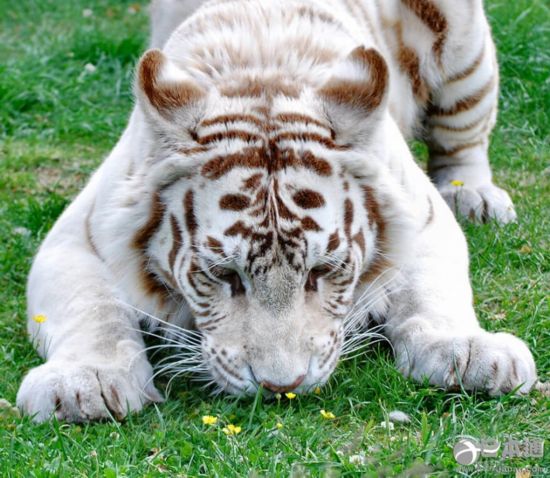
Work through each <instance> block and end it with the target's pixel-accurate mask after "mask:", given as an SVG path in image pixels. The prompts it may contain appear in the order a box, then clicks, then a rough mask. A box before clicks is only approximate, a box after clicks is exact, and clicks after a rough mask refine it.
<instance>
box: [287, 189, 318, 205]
mask: <svg viewBox="0 0 550 478" xmlns="http://www.w3.org/2000/svg"><path fill="white" fill-rule="evenodd" d="M292 199H293V201H294V202H295V203H296V204H297V205H298V206H300V207H301V208H302V209H315V208H319V207H322V206H324V205H325V199H324V198H323V196H322V194H319V193H318V192H316V191H312V190H311V189H300V190H299V191H296V192H295V193H294V194H293V195H292Z"/></svg>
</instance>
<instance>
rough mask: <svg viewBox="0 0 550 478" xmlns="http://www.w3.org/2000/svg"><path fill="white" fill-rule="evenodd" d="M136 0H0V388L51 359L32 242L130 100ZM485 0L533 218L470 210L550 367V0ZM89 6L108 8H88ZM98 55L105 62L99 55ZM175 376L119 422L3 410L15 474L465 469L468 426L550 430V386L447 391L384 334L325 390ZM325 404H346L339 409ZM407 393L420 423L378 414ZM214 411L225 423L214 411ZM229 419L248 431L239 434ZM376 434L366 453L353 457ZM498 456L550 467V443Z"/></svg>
mask: <svg viewBox="0 0 550 478" xmlns="http://www.w3.org/2000/svg"><path fill="white" fill-rule="evenodd" d="M130 4H131V3H130V2H126V1H115V0H94V1H89V2H84V1H81V0H72V1H70V2H61V1H53V0H42V1H39V0H20V1H19V2H9V1H8V0H0V7H2V8H1V9H0V11H2V15H1V18H0V105H1V107H0V281H1V282H0V376H1V377H2V379H1V380H0V397H2V398H5V399H7V400H9V401H10V402H11V403H13V402H14V401H15V396H16V393H17V388H18V386H19V383H20V382H21V379H22V377H23V375H24V373H25V372H26V371H27V370H29V369H30V368H31V367H33V366H36V365H38V364H39V363H40V360H39V358H38V357H37V356H36V354H35V352H34V351H33V349H32V347H31V345H30V344H29V342H28V341H27V338H26V334H25V280H26V275H27V272H28V270H29V266H30V264H31V260H32V256H33V254H34V253H35V252H36V250H37V247H38V245H39V244H40V241H41V240H42V239H43V237H44V235H45V234H46V232H47V231H48V229H49V228H50V227H51V226H52V224H53V222H54V221H55V219H56V218H57V217H58V215H59V214H60V213H61V211H62V210H63V208H64V207H65V206H66V205H67V204H68V202H69V201H70V200H71V198H72V197H74V195H75V193H76V192H77V191H78V190H79V188H81V187H82V185H83V184H84V183H85V181H86V178H87V177H88V176H89V174H90V172H91V171H92V170H93V169H94V168H95V167H96V166H97V165H98V164H99V163H100V162H101V159H102V158H103V157H104V156H105V154H107V153H108V151H109V149H110V148H111V147H112V146H113V144H114V143H115V141H116V140H117V138H118V136H119V135H120V133H121V131H122V129H123V128H124V125H125V121H126V119H127V116H128V113H129V111H130V109H131V107H132V94H131V84H132V78H133V66H134V63H135V61H136V59H137V58H138V56H139V54H140V52H141V51H142V50H143V48H144V47H145V45H146V32H147V19H146V14H145V11H144V10H145V8H144V7H145V6H144V5H143V4H142V5H141V6H142V8H141V10H140V11H138V12H137V13H136V14H134V15H131V14H129V13H128V11H127V9H128V6H129V5H130ZM487 4H488V5H487V7H488V12H489V15H490V18H491V22H492V25H493V31H494V34H495V37H496V43H497V45H498V48H499V52H500V53H499V54H500V64H501V73H502V94H501V114H500V117H499V123H498V127H497V130H496V132H495V134H494V137H493V145H492V158H493V164H494V166H495V170H496V176H497V182H498V183H500V184H502V185H505V186H506V188H507V189H508V190H509V191H511V192H512V195H513V198H514V201H515V203H516V206H517V210H518V214H519V217H520V220H519V223H518V224H517V225H511V226H507V227H505V228H499V227H497V226H495V225H486V226H472V225H469V224H465V225H464V227H465V230H466V233H467V236H468V240H469V243H470V248H471V257H472V277H473V283H474V290H475V292H476V294H475V302H476V308H477V311H478V313H479V317H480V319H481V321H482V323H483V325H484V326H485V327H486V328H488V329H490V330H506V331H511V332H514V333H516V334H518V335H519V336H520V337H522V338H523V339H525V340H526V341H527V342H528V343H529V345H530V347H531V349H532V350H533V352H534V354H535V359H536V361H537V364H538V367H539V370H540V373H541V375H542V377H543V378H545V379H548V372H549V370H550V337H549V335H550V311H549V306H548V297H547V295H546V294H547V293H548V289H549V287H548V286H549V283H550V280H549V262H550V261H549V250H550V247H549V243H548V237H549V233H550V227H549V223H548V222H549V217H550V216H549V213H548V211H549V210H550V208H549V206H550V204H549V202H550V190H549V189H550V188H549V181H548V179H549V175H550V170H549V169H548V165H549V164H550V163H549V159H550V151H549V149H550V148H549V143H548V139H549V138H550V118H549V115H550V83H549V80H548V71H549V70H548V68H549V65H550V50H549V48H548V45H550V31H549V30H550V13H549V10H548V7H547V6H545V3H544V1H543V0H518V1H515V2H509V1H507V0H489V1H488V2H487ZM85 8H92V9H93V12H94V15H93V16H92V17H89V18H84V17H83V16H82V10H83V9H85ZM88 63H90V64H93V65H94V66H95V67H96V70H95V72H93V73H88V72H86V70H85V65H86V64H88ZM159 385H160V387H161V388H162V385H163V384H162V382H161V383H160V384H159ZM177 387H178V388H177V389H174V391H173V393H172V394H171V396H170V398H169V400H168V401H167V402H166V403H164V404H162V405H161V406H158V407H149V408H148V409H146V410H145V411H144V412H143V413H141V414H139V415H135V416H131V417H130V418H129V419H128V420H127V421H126V422H124V423H122V424H119V423H103V424H95V425H79V426H76V425H67V424H61V423H55V422H52V423H46V424H42V425H39V426H37V425H34V424H32V423H31V422H30V421H29V419H28V418H18V417H17V416H15V415H12V414H11V413H9V412H8V411H5V412H2V411H1V410H0V476H2V477H4V476H7V477H12V476H14V477H15V476H21V477H34V476H36V477H49V476H67V477H74V476H83V477H84V476H101V477H106V478H111V477H115V476H133V477H134V476H135V477H142V476H243V475H244V476H266V477H272V476H289V475H291V474H292V475H293V476H308V475H311V476H358V475H363V476H398V475H401V476H420V475H422V474H424V473H431V474H433V475H434V476H456V475H457V474H458V471H457V470H456V464H455V462H454V459H453V457H452V447H453V445H454V443H455V442H456V441H457V437H458V436H459V435H461V434H469V435H473V436H477V437H494V438H498V439H500V440H501V441H503V440H504V439H505V438H506V437H507V436H508V435H510V436H512V437H514V438H517V439H522V438H529V437H531V438H533V437H538V438H548V437H549V436H550V426H549V423H550V411H549V402H548V400H547V399H545V398H544V397H542V396H541V395H540V394H537V393H533V394H531V395H530V396H528V397H521V398H520V397H515V396H505V397H501V398H498V399H487V397H484V396H479V395H468V394H450V393H443V392H442V391H439V390H435V389H433V388H430V387H427V386H424V385H418V384H414V383H412V382H410V381H407V380H405V379H404V378H402V377H401V376H400V375H399V373H398V372H397V371H396V370H395V369H394V367H393V365H392V361H391V356H390V354H389V352H388V351H387V350H386V349H384V348H376V347H375V348H373V349H372V350H370V351H369V353H368V354H367V355H365V356H362V357H359V358H357V359H355V360H352V361H349V362H346V363H344V364H341V366H340V367H339V368H338V370H337V372H336V373H335V374H334V377H333V378H332V379H331V381H330V383H329V385H328V386H326V387H325V388H323V390H322V391H321V394H320V395H310V396H303V397H298V398H296V399H295V400H293V401H288V400H286V399H283V400H281V401H280V402H264V401H262V400H261V399H258V400H253V399H250V400H241V401H237V400H235V399H233V398H230V397H220V398H215V399H211V398H209V397H207V396H204V394H203V393H201V392H200V390H199V389H198V388H197V387H196V386H195V385H194V384H193V383H192V382H190V381H182V382H181V383H179V384H178V386H177ZM320 409H326V410H330V411H332V412H333V413H334V414H335V415H336V419H335V420H324V419H323V418H322V417H321V415H320V413H319V411H320ZM394 409H398V410H402V411H404V412H407V413H408V414H409V415H410V416H411V423H410V424H407V425H396V428H395V430H394V431H392V432H389V431H387V430H385V429H384V428H383V427H381V426H380V423H381V422H382V421H383V420H384V419H385V417H386V414H387V413H388V412H389V411H391V410H394ZM205 414H210V415H216V416H219V417H220V423H221V425H219V426H214V427H205V426H204V425H202V422H201V416H202V415H205ZM277 422H281V423H283V425H284V426H283V428H282V429H281V430H277V428H276V423H277ZM226 423H234V424H238V425H241V426H242V428H243V431H242V433H240V434H239V435H238V436H235V437H228V436H226V435H224V433H223V432H222V430H221V428H222V426H223V425H224V424H226ZM548 447H550V443H547V448H548ZM361 451H364V452H365V454H366V463H365V464H364V465H356V464H352V463H350V460H349V456H350V455H356V454H358V453H359V452H361ZM486 463H488V464H493V465H498V464H506V465H509V466H512V467H520V466H527V465H531V466H540V467H542V466H546V467H547V468H548V470H550V452H548V451H547V453H546V457H545V458H544V459H516V460H511V461H508V462H505V463H502V462H499V461H495V460H493V461H491V460H489V461H487V462H486ZM547 473H549V474H550V471H547ZM477 476H496V474H495V473H494V472H486V473H485V474H478V475H477Z"/></svg>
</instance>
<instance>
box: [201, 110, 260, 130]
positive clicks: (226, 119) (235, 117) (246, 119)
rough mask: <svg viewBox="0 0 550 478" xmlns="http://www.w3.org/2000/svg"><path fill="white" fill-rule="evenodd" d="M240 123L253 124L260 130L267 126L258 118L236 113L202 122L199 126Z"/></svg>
mask: <svg viewBox="0 0 550 478" xmlns="http://www.w3.org/2000/svg"><path fill="white" fill-rule="evenodd" d="M239 121H241V122H243V123H253V124H255V125H256V126H258V127H260V128H261V127H263V126H264V124H265V122H264V121H262V120H261V119H259V118H257V117H256V116H253V115H247V114H237V113H235V114H226V115H220V116H215V117H214V118H210V119H207V120H203V121H201V122H200V124H199V126H202V127H204V128H206V127H208V126H212V125H215V124H225V123H236V122H239Z"/></svg>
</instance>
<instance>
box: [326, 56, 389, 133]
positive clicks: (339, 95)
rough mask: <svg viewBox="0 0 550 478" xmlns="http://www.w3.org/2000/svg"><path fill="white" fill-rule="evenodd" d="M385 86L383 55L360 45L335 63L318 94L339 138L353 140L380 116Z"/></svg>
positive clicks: (384, 100) (386, 80)
mask: <svg viewBox="0 0 550 478" xmlns="http://www.w3.org/2000/svg"><path fill="white" fill-rule="evenodd" d="M388 89H389V73H388V66H387V64H386V61H385V60H384V58H383V57H382V55H381V54H380V53H378V51H376V50H375V49H373V48H369V49H366V48H365V47H363V46H359V47H357V48H355V49H354V50H353V51H352V52H351V53H350V54H349V55H348V56H347V57H346V58H345V59H344V60H343V61H341V62H340V63H339V64H337V66H336V67H335V69H334V71H333V74H332V77H331V78H330V79H329V81H328V82H327V83H325V85H324V86H323V87H321V88H320V89H319V90H318V95H319V96H320V97H321V99H322V100H323V102H324V103H325V105H326V109H327V113H328V116H329V118H330V120H331V122H332V123H333V125H334V127H335V130H336V133H337V135H338V136H340V139H341V140H343V139H344V138H345V139H349V140H350V141H353V139H357V135H362V134H365V133H366V132H368V130H369V125H370V126H371V127H372V125H373V124H374V123H375V122H377V120H378V119H379V118H380V116H381V113H382V112H383V111H384V109H385V105H386V102H387V101H386V100H387V96H388Z"/></svg>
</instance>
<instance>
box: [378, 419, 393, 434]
mask: <svg viewBox="0 0 550 478" xmlns="http://www.w3.org/2000/svg"><path fill="white" fill-rule="evenodd" d="M380 426H381V427H382V428H386V429H387V430H389V431H390V432H391V431H392V430H393V429H394V428H395V425H394V424H393V423H392V422H385V421H384V422H381V423H380Z"/></svg>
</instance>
